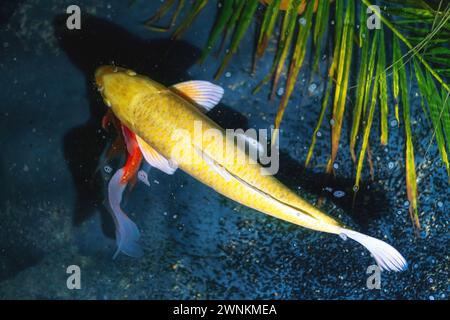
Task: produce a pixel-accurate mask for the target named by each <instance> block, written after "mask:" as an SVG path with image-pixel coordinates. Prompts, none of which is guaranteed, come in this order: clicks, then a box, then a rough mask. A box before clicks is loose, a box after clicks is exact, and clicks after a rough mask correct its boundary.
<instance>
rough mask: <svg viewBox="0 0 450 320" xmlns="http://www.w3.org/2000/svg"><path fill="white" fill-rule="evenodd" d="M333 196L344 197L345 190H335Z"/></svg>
mask: <svg viewBox="0 0 450 320" xmlns="http://www.w3.org/2000/svg"><path fill="white" fill-rule="evenodd" d="M333 196H334V197H335V198H342V197H343V196H345V192H344V191H340V190H337V191H335V192H333Z"/></svg>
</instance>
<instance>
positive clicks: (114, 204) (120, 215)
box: [107, 168, 143, 258]
mask: <svg viewBox="0 0 450 320" xmlns="http://www.w3.org/2000/svg"><path fill="white" fill-rule="evenodd" d="M122 174H123V168H122V169H119V170H117V171H116V173H114V175H113V176H112V178H111V180H110V181H109V184H108V202H109V203H108V206H107V207H108V209H109V211H110V213H111V215H112V216H113V219H114V223H115V225H116V243H117V251H116V253H115V254H114V257H113V258H116V257H117V255H118V254H119V252H123V253H125V254H126V255H128V256H131V257H140V256H142V255H143V252H142V249H141V247H140V246H139V244H138V243H137V241H138V240H139V237H140V233H139V230H138V228H137V226H136V224H135V223H134V222H133V221H131V219H130V218H128V216H127V215H126V214H125V212H123V211H122V209H121V207H120V203H121V201H122V194H123V191H124V190H125V188H126V184H122V183H121V182H120V180H121V177H122Z"/></svg>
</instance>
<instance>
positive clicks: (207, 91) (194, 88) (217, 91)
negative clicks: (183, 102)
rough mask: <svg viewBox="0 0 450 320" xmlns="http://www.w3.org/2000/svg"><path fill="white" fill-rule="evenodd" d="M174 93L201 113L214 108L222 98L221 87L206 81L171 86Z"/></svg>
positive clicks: (193, 81)
mask: <svg viewBox="0 0 450 320" xmlns="http://www.w3.org/2000/svg"><path fill="white" fill-rule="evenodd" d="M172 88H173V89H175V92H177V93H179V94H180V95H181V96H183V97H185V98H187V99H189V100H191V101H192V102H194V103H195V104H197V105H198V106H199V107H200V109H201V110H202V111H203V112H208V111H209V110H211V109H212V108H214V107H215V106H216V105H217V104H218V103H219V102H220V100H221V99H222V97H223V93H224V91H223V89H222V87H220V86H218V85H215V84H213V83H211V82H208V81H200V80H192V81H186V82H181V83H177V84H175V85H173V86H172Z"/></svg>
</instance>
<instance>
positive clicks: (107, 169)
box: [103, 166, 113, 174]
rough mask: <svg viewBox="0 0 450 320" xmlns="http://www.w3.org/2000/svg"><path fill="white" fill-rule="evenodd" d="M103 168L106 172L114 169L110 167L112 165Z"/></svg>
mask: <svg viewBox="0 0 450 320" xmlns="http://www.w3.org/2000/svg"><path fill="white" fill-rule="evenodd" d="M103 170H104V171H105V172H106V173H108V174H109V173H111V172H112V171H113V169H112V168H111V167H110V166H104V167H103Z"/></svg>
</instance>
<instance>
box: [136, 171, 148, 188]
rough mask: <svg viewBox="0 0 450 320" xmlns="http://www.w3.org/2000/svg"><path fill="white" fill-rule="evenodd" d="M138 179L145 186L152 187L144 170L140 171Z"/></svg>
mask: <svg viewBox="0 0 450 320" xmlns="http://www.w3.org/2000/svg"><path fill="white" fill-rule="evenodd" d="M137 177H138V179H139V181H141V182H143V183H144V184H145V185H147V186H149V187H150V182H149V181H148V175H147V172H145V171H144V170H139V172H138V174H137Z"/></svg>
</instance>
